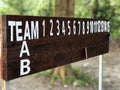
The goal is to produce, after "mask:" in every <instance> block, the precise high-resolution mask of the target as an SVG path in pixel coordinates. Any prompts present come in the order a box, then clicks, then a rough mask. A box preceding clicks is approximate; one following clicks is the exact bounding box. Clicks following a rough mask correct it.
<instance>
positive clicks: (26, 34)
mask: <svg viewBox="0 0 120 90" xmlns="http://www.w3.org/2000/svg"><path fill="white" fill-rule="evenodd" d="M27 38H28V39H29V40H30V29H29V23H28V21H26V23H25V32H24V40H26V39H27Z"/></svg>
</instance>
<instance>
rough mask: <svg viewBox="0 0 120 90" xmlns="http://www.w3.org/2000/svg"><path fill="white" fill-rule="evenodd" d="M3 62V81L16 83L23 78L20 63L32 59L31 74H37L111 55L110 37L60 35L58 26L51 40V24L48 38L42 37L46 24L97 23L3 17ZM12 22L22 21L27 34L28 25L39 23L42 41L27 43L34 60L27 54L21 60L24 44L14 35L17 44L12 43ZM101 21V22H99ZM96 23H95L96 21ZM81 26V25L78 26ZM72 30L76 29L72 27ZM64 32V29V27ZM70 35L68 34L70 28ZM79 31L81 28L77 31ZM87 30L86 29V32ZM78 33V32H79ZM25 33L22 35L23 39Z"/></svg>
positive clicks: (48, 25)
mask: <svg viewBox="0 0 120 90" xmlns="http://www.w3.org/2000/svg"><path fill="white" fill-rule="evenodd" d="M2 18H3V20H2V23H3V24H2V26H3V28H2V59H1V62H0V64H1V66H0V68H1V73H2V74H1V75H2V76H1V77H2V78H3V79H4V80H12V79H15V78H18V77H21V76H20V60H21V59H25V58H27V59H29V60H30V68H31V72H30V73H29V74H33V73H36V72H39V71H43V70H47V69H50V68H54V67H57V66H61V65H65V64H69V63H72V62H76V61H80V60H84V59H86V58H90V57H94V56H97V55H100V54H104V53H107V52H108V51H109V33H108V32H100V33H94V34H85V35H82V34H81V35H78V34H76V35H74V34H73V33H71V35H70V36H69V35H63V34H60V35H59V36H57V35H56V32H57V31H56V27H57V24H54V28H53V33H54V35H53V36H52V37H51V36H49V32H50V23H48V22H46V23H47V27H46V36H45V37H43V36H42V35H43V34H42V27H41V23H42V20H43V19H44V20H46V21H49V20H50V19H53V22H54V23H55V21H56V20H57V19H59V20H61V21H60V23H62V21H63V20H64V21H65V25H67V20H70V21H71V22H73V20H76V21H79V20H80V21H83V20H84V21H87V20H88V21H90V20H93V19H77V18H75V19H73V18H57V17H54V18H53V17H32V16H3V17H2ZM8 20H11V21H22V22H23V26H22V27H21V28H22V30H23V32H24V27H25V26H24V24H25V21H28V22H30V21H39V22H40V25H39V29H40V31H39V32H40V34H39V39H36V40H28V39H27V40H26V42H27V45H28V48H29V51H30V56H27V55H26V54H23V57H19V55H20V50H21V46H22V43H23V41H19V42H17V41H16V37H15V35H16V34H15V33H16V32H14V37H15V38H14V41H13V42H11V41H10V37H11V36H10V27H9V26H8ZM95 20H97V19H95ZM93 21H94V20H93ZM76 26H77V25H76ZM71 27H72V25H71ZM60 28H62V27H60ZM65 28H66V33H67V32H68V29H67V27H65ZM76 28H77V30H78V26H77V27H76ZM85 29H86V28H85ZM77 32H78V31H77ZM23 35H24V33H21V36H23Z"/></svg>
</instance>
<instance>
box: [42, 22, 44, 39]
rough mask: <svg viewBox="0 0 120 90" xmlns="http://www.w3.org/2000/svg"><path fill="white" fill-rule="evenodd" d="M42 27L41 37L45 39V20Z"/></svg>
mask: <svg viewBox="0 0 120 90" xmlns="http://www.w3.org/2000/svg"><path fill="white" fill-rule="evenodd" d="M42 26H43V37H45V20H43V23H42Z"/></svg>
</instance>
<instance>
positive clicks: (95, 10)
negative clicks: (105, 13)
mask: <svg viewBox="0 0 120 90" xmlns="http://www.w3.org/2000/svg"><path fill="white" fill-rule="evenodd" d="M94 5H95V7H93V10H92V13H93V18H97V14H98V9H99V1H98V0H95V1H94Z"/></svg>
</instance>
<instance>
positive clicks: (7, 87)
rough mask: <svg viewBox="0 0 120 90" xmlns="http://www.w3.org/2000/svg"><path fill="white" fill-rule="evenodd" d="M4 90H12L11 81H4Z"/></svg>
mask: <svg viewBox="0 0 120 90" xmlns="http://www.w3.org/2000/svg"><path fill="white" fill-rule="evenodd" d="M2 90H10V89H9V81H5V80H2Z"/></svg>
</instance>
